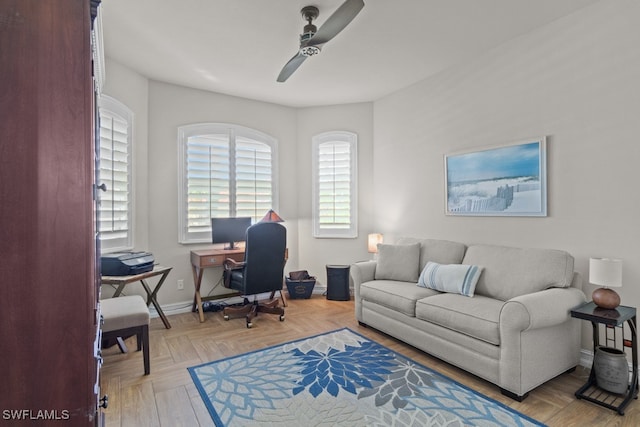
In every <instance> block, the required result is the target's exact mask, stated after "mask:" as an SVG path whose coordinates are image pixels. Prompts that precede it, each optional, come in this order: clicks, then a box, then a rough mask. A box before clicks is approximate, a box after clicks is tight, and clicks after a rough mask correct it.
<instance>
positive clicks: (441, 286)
mask: <svg viewBox="0 0 640 427" xmlns="http://www.w3.org/2000/svg"><path fill="white" fill-rule="evenodd" d="M480 274H482V267H478V266H477V265H465V264H438V263H436V262H431V261H429V262H428V263H427V265H426V266H425V267H424V270H422V273H420V277H419V278H418V286H422V287H423V288H430V289H435V290H436V291H440V292H452V293H456V294H461V295H465V296H468V297H472V296H473V292H474V290H475V289H476V283H478V278H479V277H480Z"/></svg>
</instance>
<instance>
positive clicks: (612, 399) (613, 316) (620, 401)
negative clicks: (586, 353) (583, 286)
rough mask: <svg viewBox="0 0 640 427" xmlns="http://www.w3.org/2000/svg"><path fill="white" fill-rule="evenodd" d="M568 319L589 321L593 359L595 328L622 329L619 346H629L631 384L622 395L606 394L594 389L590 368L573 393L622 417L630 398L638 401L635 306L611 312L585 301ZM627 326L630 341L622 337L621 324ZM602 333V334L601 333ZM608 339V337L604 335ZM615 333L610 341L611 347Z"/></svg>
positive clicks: (598, 341)
mask: <svg viewBox="0 0 640 427" xmlns="http://www.w3.org/2000/svg"><path fill="white" fill-rule="evenodd" d="M571 317H575V318H578V319H583V320H589V321H590V322H591V325H592V326H593V355H594V360H595V354H596V349H597V348H598V346H599V345H600V344H599V343H600V335H599V333H598V332H599V331H598V326H599V325H604V326H605V327H607V328H616V327H622V328H623V329H622V345H623V348H624V347H631V365H632V370H631V372H632V376H631V384H630V385H629V388H628V391H627V393H626V394H624V395H618V394H613V393H609V392H607V391H605V390H602V389H601V388H599V387H598V386H597V382H596V375H595V370H594V366H593V365H592V366H591V373H590V374H589V379H588V380H587V383H586V384H585V385H583V386H582V387H580V389H578V391H576V393H575V395H576V397H577V398H578V399H585V400H588V401H589V402H593V403H596V404H598V405H600V406H604V407H605V408H609V409H613V410H614V411H617V412H618V414H620V415H624V408H625V407H626V406H627V405H628V404H629V402H631V399H637V398H638V344H637V342H636V336H637V331H636V309H635V307H627V306H623V305H621V306H619V307H617V308H616V309H614V310H606V309H602V308H600V307H598V306H596V305H595V304H594V303H593V302H588V303H586V304H584V305H582V306H580V307H578V308H575V309H573V310H571ZM625 322H626V323H627V325H628V327H629V332H630V339H625V338H624V324H625ZM605 333H606V331H605ZM605 337H607V341H609V339H608V335H605ZM615 341H616V339H615V330H614V338H613V342H614V345H615Z"/></svg>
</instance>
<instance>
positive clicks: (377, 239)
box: [367, 233, 382, 257]
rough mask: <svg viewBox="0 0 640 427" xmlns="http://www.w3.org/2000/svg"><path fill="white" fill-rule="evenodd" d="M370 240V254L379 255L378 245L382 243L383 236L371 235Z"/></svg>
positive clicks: (378, 234)
mask: <svg viewBox="0 0 640 427" xmlns="http://www.w3.org/2000/svg"><path fill="white" fill-rule="evenodd" d="M368 237H369V239H368V244H367V246H368V251H369V253H370V254H377V253H378V243H382V234H380V233H372V234H369V236H368ZM374 257H375V255H374Z"/></svg>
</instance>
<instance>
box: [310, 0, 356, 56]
mask: <svg viewBox="0 0 640 427" xmlns="http://www.w3.org/2000/svg"><path fill="white" fill-rule="evenodd" d="M363 7H364V0H346V1H345V2H344V3H342V5H341V6H340V7H339V8H337V9H336V11H335V12H333V14H332V15H331V16H330V17H329V18H328V19H327V20H326V21H325V22H324V24H322V26H321V27H320V28H319V29H318V32H316V33H315V34H314V35H313V37H311V39H310V40H309V42H308V43H307V45H308V46H319V45H323V44H325V43H326V42H328V41H329V40H331V39H332V38H334V37H335V36H337V35H338V33H339V32H340V31H342V30H344V28H345V27H346V26H347V25H349V23H350V22H351V21H353V18H355V17H356V16H357V15H358V13H360V11H361V10H362V8H363Z"/></svg>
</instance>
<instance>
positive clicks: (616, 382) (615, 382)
mask: <svg viewBox="0 0 640 427" xmlns="http://www.w3.org/2000/svg"><path fill="white" fill-rule="evenodd" d="M593 369H594V370H595V374H596V382H597V384H598V387H600V388H601V389H603V390H606V391H609V392H611V393H616V394H624V393H626V392H627V388H628V387H629V365H628V362H627V356H626V355H625V354H624V351H622V350H618V349H617V348H611V347H598V349H597V350H596V354H595V356H594V360H593Z"/></svg>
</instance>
